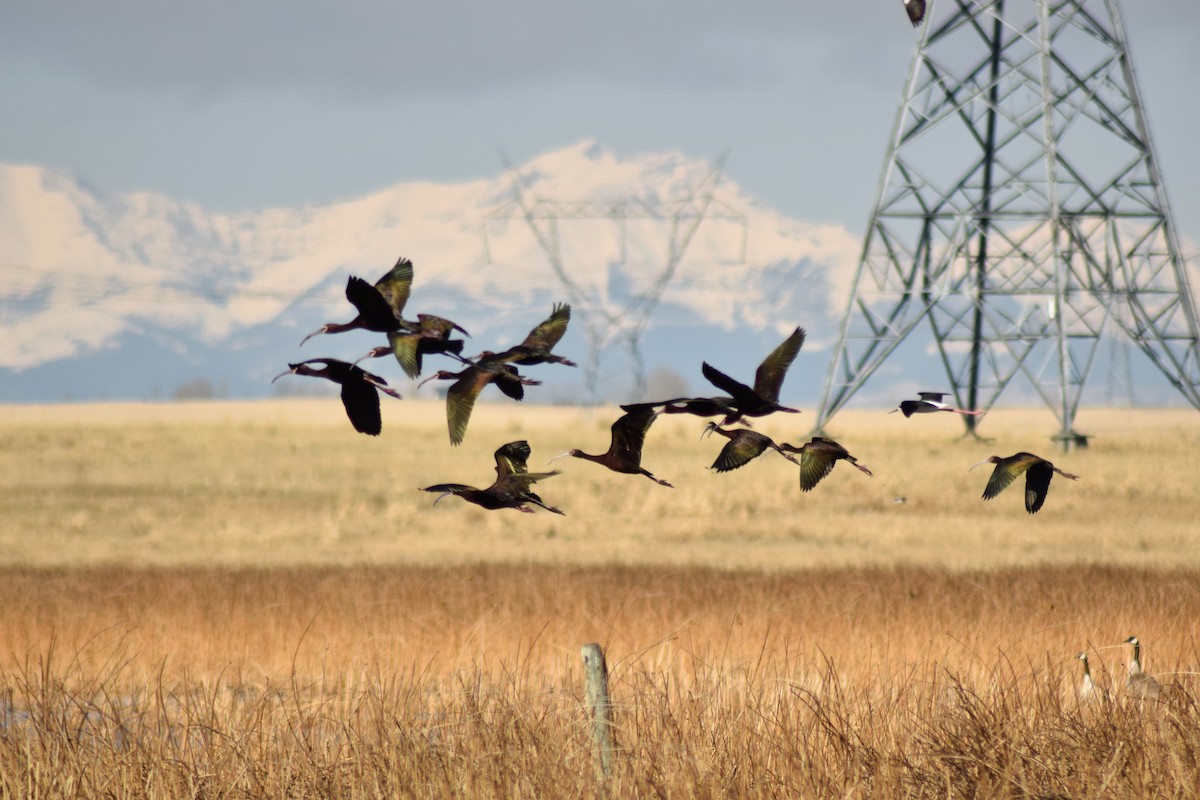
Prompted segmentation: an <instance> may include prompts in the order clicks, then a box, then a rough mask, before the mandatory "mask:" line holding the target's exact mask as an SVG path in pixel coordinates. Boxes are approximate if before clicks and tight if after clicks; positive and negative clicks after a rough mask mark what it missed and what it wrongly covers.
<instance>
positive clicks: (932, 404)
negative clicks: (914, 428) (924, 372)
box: [888, 392, 983, 417]
mask: <svg viewBox="0 0 1200 800" xmlns="http://www.w3.org/2000/svg"><path fill="white" fill-rule="evenodd" d="M917 394H919V395H921V399H920V400H904V401H902V402H901V403H900V405H899V406H897V407H896V408H893V409H892V410H891V411H889V412H888V413H889V414H895V413H896V412H897V411H899V412H900V413H902V414H904V416H906V417H911V416H912V415H913V414H932V413H934V412H935V411H952V412H954V413H955V414H966V415H967V416H970V417H978V416H981V415H982V414H983V412H982V411H967V410H966V409H964V408H954V407H953V406H951V405H948V404H947V403H946V402H944V401H943V400H942V398H944V397H946V396H947V394H946V392H917Z"/></svg>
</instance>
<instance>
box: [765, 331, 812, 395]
mask: <svg viewBox="0 0 1200 800" xmlns="http://www.w3.org/2000/svg"><path fill="white" fill-rule="evenodd" d="M804 337H805V333H804V329H803V328H796V330H794V331H792V334H791V336H789V337H788V338H786V339H784V340H783V344H781V345H779V347H776V348H775V349H774V350H773V351H771V354H770V355H769V356H767V357H766V358H765V359H764V360H763V362H762V364H760V365H759V367H758V371H756V372H755V373H754V391H755V392H757V393H758V395H759V396H760V397H763V398H765V399H767V400H770V401H772V402H775V403H778V402H779V390H780V389H781V388H783V379H784V377H785V376H786V375H787V371H788V367H790V366H791V365H792V362H793V361H795V360H796V355H797V354H798V353H799V352H800V348H801V347H803V346H804Z"/></svg>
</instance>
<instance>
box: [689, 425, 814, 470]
mask: <svg viewBox="0 0 1200 800" xmlns="http://www.w3.org/2000/svg"><path fill="white" fill-rule="evenodd" d="M712 433H719V434H721V435H722V436H724V437H725V438H726V439H728V440H729V441H728V442H727V443H726V445H725V447H724V448H722V449H721V453H720V455H718V456H717V460H716V461H714V462H713V464H712V468H713V469H714V470H716V471H717V472H729V471H730V470H735V469H737V468H738V467H741V466H745V465H746V464H749V463H750V462H751V461H753V460H754V459H756V458H758V457H759V456H761V455H762V454H763V453H765V452H767V450H774V451H775V452H776V453H779V455H781V456H783V457H784V458H786V459H787V460H788V461H790V462H792V463H793V464H799V463H800V462H799V461H797V460H796V459H794V458H792V457H791V456H790V455H788V454H787V453H786V452H784V450H783V448H782V447H780V446H779V445H777V444H776V443H775V440H773V439H772V438H771V437H770V436H767V435H766V434H762V433H759V432H758V431H752V430H748V429H746V428H739V429H738V430H736V431H730V430H726V429H724V428H722V427H721V426H720V425H718V424H717V423H715V422H710V423H708V425H707V426H706V427H705V428H704V433H702V434H700V437H701V438H704V437H705V436H708V435H709V434H712Z"/></svg>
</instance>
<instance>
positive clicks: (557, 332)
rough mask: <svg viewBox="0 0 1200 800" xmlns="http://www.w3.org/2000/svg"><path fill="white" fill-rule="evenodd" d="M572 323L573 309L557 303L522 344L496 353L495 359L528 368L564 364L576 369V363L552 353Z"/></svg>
mask: <svg viewBox="0 0 1200 800" xmlns="http://www.w3.org/2000/svg"><path fill="white" fill-rule="evenodd" d="M570 321H571V307H570V306H569V305H567V304H566V303H555V304H554V308H552V309H551V311H550V316H549V317H547V318H546V319H545V320H543V321H542V322H540V323H538V325H537V326H536V327H534V329H533V330H531V331H530V332H529V334H528V335H527V336H526V337H525V339H524V340H523V341H522V342H521V343H520V344H518V345H514V346H512V347H510V348H508V349H507V350H505V351H503V352H501V353H496V354H495V355H494V356H493V358H494V359H495V360H497V361H505V362H509V363H513V364H520V365H522V366H526V367H532V366H537V365H538V364H562V365H563V366H566V367H574V366H576V364H575V362H574V361H569V360H567V359H565V358H563V357H562V356H559V355H555V354H554V353H552V352H550V351H551V350H553V349H554V346H555V345H557V344H558V343H559V341H561V340H562V337H563V335H564V334H566V332H567V325H568V323H570Z"/></svg>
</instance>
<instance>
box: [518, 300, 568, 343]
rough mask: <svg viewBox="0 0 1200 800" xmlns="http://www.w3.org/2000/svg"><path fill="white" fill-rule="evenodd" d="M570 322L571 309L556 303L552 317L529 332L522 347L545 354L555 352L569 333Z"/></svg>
mask: <svg viewBox="0 0 1200 800" xmlns="http://www.w3.org/2000/svg"><path fill="white" fill-rule="evenodd" d="M570 321H571V307H570V306H569V305H567V304H566V303H555V304H554V308H553V310H551V312H550V316H549V317H547V318H546V319H545V320H544V321H543V322H542V323H541V324H540V325H538V326H537V327H536V328H534V329H533V330H531V331H530V332H529V335H528V336H526V337H525V341H523V342H521V346H522V347H528V348H529V349H531V350H537V351H543V352H549V351H551V350H553V349H554V346H555V345H556V344H558V342H559V340H560V339H562V337H563V334H565V333H566V332H567V323H569V322H570Z"/></svg>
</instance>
